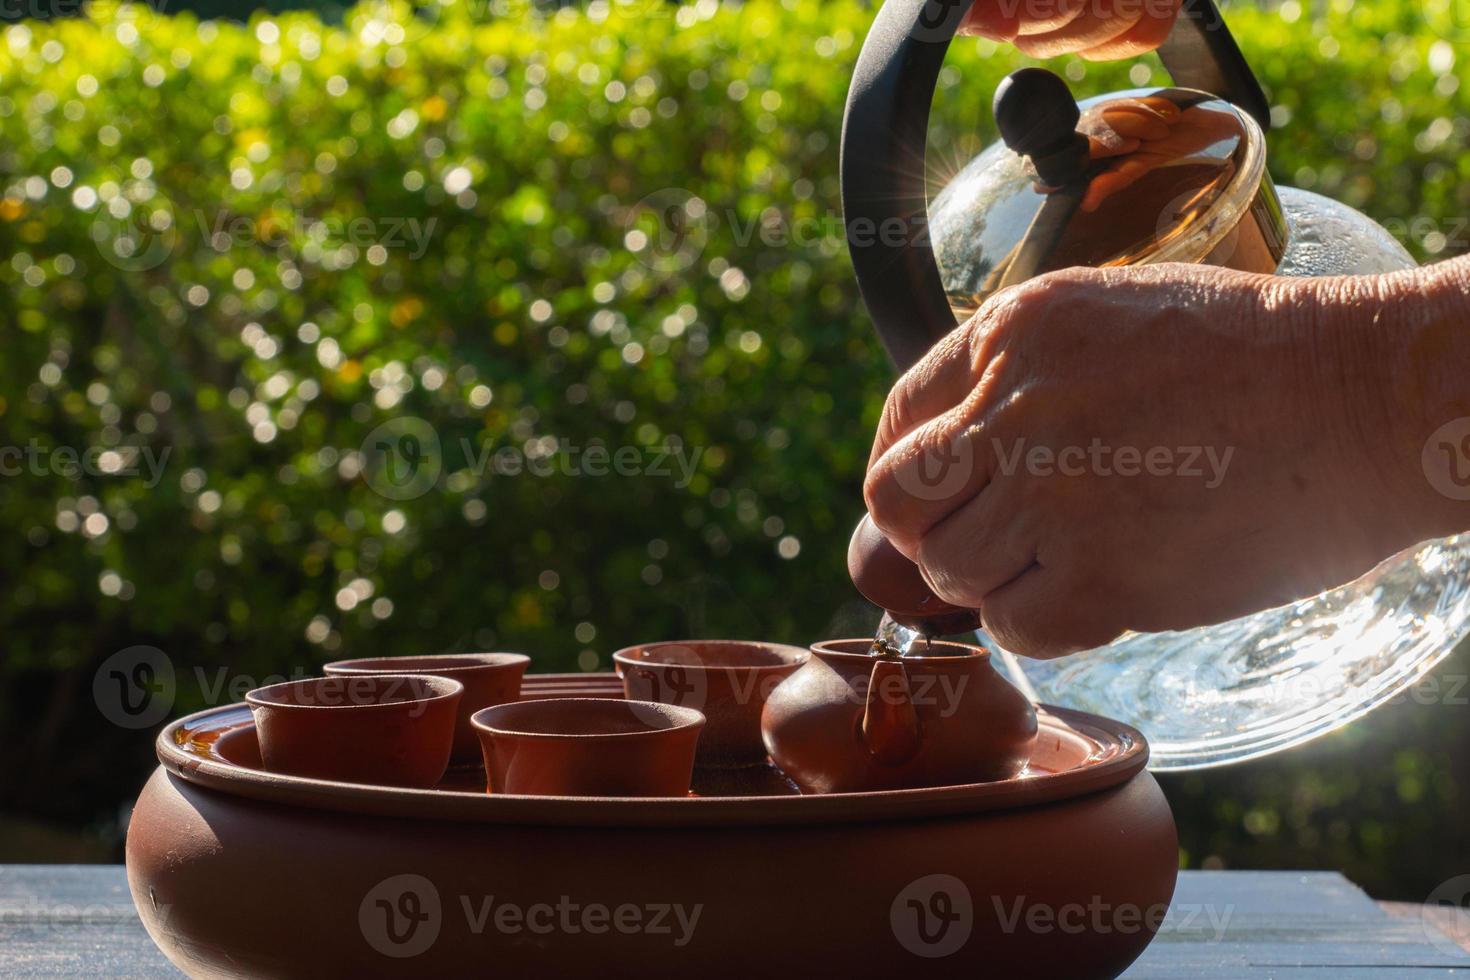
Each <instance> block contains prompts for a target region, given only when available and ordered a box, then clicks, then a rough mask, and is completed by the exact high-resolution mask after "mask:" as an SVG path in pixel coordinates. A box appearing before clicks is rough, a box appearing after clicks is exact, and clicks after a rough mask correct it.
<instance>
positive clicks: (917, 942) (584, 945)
mask: <svg viewBox="0 0 1470 980" xmlns="http://www.w3.org/2000/svg"><path fill="white" fill-rule="evenodd" d="M242 710H243V709H242V708H240V707H238V706H235V707H230V708H221V709H215V710H214V711H212V712H206V713H204V714H201V715H196V716H193V717H191V718H187V719H183V720H182V721H180V722H176V723H174V724H173V725H170V726H169V727H168V728H167V729H165V731H164V732H163V733H162V734H161V736H160V738H159V743H158V749H159V757H160V759H161V761H162V763H163V765H162V767H161V768H160V769H159V770H158V771H157V772H156V773H155V774H154V775H153V777H152V779H151V780H150V781H149V782H148V785H147V786H146V787H145V788H144V790H143V793H142V796H141V797H140V798H139V800H138V803H137V806H136V808H135V809H134V811H133V817H132V822H131V824H130V826H129V831H128V843H127V862H128V881H129V884H130V886H131V888H132V892H133V898H134V901H135V902H136V903H137V906H138V910H139V913H140V915H141V916H142V919H143V922H144V924H145V925H146V926H147V928H148V931H149V933H150V934H151V935H152V936H153V938H154V940H155V942H157V943H158V945H159V946H160V948H162V949H163V951H164V952H165V953H166V954H167V955H168V957H169V958H170V959H171V960H172V961H173V962H174V963H175V964H177V965H178V966H179V967H180V968H181V969H183V970H185V971H186V972H188V973H190V974H192V975H195V976H255V977H273V976H277V977H310V978H314V980H320V978H324V977H336V976H342V977H364V976H400V975H401V976H436V975H445V976H460V975H465V974H467V973H471V972H473V973H485V972H489V973H493V974H494V975H496V976H506V977H521V976H559V977H565V976H597V977H604V976H638V977H646V976H649V975H654V976H698V977H701V978H721V977H732V978H734V977H739V978H741V980H748V978H749V977H750V976H751V975H752V974H753V973H761V974H774V975H778V976H804V975H805V976H836V977H842V978H862V977H892V976H902V975H905V974H912V975H919V974H922V975H924V976H933V977H948V976H954V977H965V978H975V977H1006V978H1011V977H1042V978H1048V980H1057V978H1069V977H1108V976H1114V975H1116V974H1117V973H1119V972H1121V971H1122V970H1123V969H1124V968H1125V967H1126V966H1127V964H1128V963H1130V962H1131V961H1132V960H1133V959H1134V958H1135V957H1136V956H1137V955H1138V954H1139V952H1141V951H1142V950H1143V948H1144V947H1145V946H1146V945H1147V944H1148V942H1149V940H1150V939H1151V938H1152V936H1153V933H1154V931H1155V928H1156V926H1157V923H1158V920H1159V918H1160V917H1161V915H1162V911H1163V909H1164V908H1165V906H1166V905H1167V903H1168V901H1169V899H1170V897H1171V895H1172V893H1173V889H1174V878H1175V869H1176V866H1177V844H1176V839H1175V832H1174V824H1173V821H1172V819H1171V817H1170V815H1169V809H1168V806H1167V805H1166V803H1165V801H1164V797H1163V794H1162V793H1161V792H1160V791H1159V788H1158V786H1157V785H1156V784H1155V782H1154V780H1153V779H1152V777H1151V776H1150V775H1149V774H1148V773H1147V772H1146V771H1145V770H1144V768H1143V767H1144V763H1145V761H1146V759H1147V749H1146V747H1145V746H1144V744H1143V742H1142V739H1141V737H1140V736H1139V735H1138V733H1137V732H1135V731H1134V730H1133V729H1131V728H1128V727H1127V726H1124V725H1120V724H1117V723H1115V722H1111V721H1106V720H1103V719H1100V718H1097V717H1094V716H1090V715H1084V714H1081V713H1076V712H1070V711H1061V710H1052V711H1050V712H1048V713H1044V714H1043V715H1042V723H1041V737H1040V739H1039V741H1038V744H1037V749H1036V754H1035V757H1034V760H1033V761H1034V765H1035V766H1037V767H1038V769H1039V770H1040V771H1038V772H1037V773H1036V774H1035V775H1033V776H1028V777H1027V778H1022V779H1013V780H1006V781H1003V782H996V783H989V784H983V785H970V786H954V787H945V788H941V789H922V790H901V791H889V792H874V793H853V794H830V795H823V796H771V797H765V796H749V797H727V798H687V799H601V798H583V799H577V798H565V797H527V796H497V795H487V794H485V793H484V792H483V791H463V792H447V791H444V790H406V789H390V788H385V787H370V786H355V785H340V784H327V783H322V782H320V781H314V780H310V779H301V778H296V777H287V776H280V775H276V774H273V773H267V772H262V771H259V770H257V769H254V768H251V767H250V765H249V763H250V762H251V761H252V759H251V757H250V750H251V748H252V747H253V744H254V732H253V730H252V729H251V727H250V725H249V716H248V714H242V713H241V712H242ZM564 907H565V908H567V909H569V911H568V912H567V913H566V915H568V916H570V917H571V918H563V913H562V912H561V911H560V909H561V908H564ZM676 907H677V909H676ZM620 910H621V911H620ZM678 910H682V913H683V915H684V919H683V920H680V919H679V917H678ZM696 910H697V914H698V919H697V921H693V925H692V927H690V926H689V922H690V920H691V919H692V916H693V915H694V914H695V912H696ZM1099 910H1100V911H1099ZM618 916H621V918H620V919H619V918H617V917H618ZM1079 916H1080V917H1081V919H1082V920H1083V921H1085V922H1087V923H1088V927H1087V928H1083V929H1078V928H1075V922H1076V921H1078V917H1079ZM1094 916H1101V918H1100V919H1095V918H1093V917H1094ZM1095 921H1097V922H1101V923H1102V926H1101V927H1100V928H1095V927H1093V925H1092V923H1093V922H1095ZM568 922H570V923H572V925H573V926H574V927H575V929H573V928H568V927H567V923H568ZM618 922H621V924H622V925H621V927H619V926H617V925H612V924H610V923H618ZM588 926H590V928H589V927H588Z"/></svg>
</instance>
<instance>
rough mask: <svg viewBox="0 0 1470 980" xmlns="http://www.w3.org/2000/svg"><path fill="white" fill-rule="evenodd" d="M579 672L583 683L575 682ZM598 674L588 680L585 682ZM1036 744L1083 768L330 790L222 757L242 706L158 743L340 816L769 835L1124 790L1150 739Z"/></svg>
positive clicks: (1089, 726) (1073, 725) (181, 726)
mask: <svg viewBox="0 0 1470 980" xmlns="http://www.w3.org/2000/svg"><path fill="white" fill-rule="evenodd" d="M583 676H588V675H583ZM592 676H595V675H592ZM1037 707H1038V721H1039V722H1040V731H1039V733H1038V739H1037V744H1038V745H1039V746H1047V745H1048V744H1052V745H1056V746H1060V745H1061V744H1062V743H1064V742H1067V743H1072V744H1073V745H1074V748H1076V750H1077V751H1085V752H1086V758H1085V760H1084V762H1085V764H1083V765H1080V766H1077V767H1074V768H1071V769H1067V770H1064V771H1061V772H1042V773H1037V774H1035V775H1032V776H1029V777H1027V778H1023V779H1011V780H1003V781H1000V782H995V783H973V784H968V785H960V786H939V787H932V788H926V789H905V790H884V791H876V792H867V793H831V794H826V795H813V796H720V797H715V796H706V797H690V798H677V799H675V798H667V797H662V798H643V797H626V798H611V797H572V796H515V795H510V794H500V795H492V794H488V793H484V792H466V791H453V790H441V789H405V788H398V787H387V786H368V785H362V784H354V783H332V782H327V781H325V780H320V779H310V778H306V777H302V776H288V775H285V774H279V773H270V772H266V771H264V770H259V769H252V768H249V767H247V766H244V765H240V764H238V763H234V762H230V761H228V760H226V759H224V758H223V757H222V756H221V755H220V754H219V753H218V752H217V751H216V748H217V746H218V745H219V744H220V743H222V742H224V741H227V739H226V738H225V736H230V735H233V736H235V737H237V738H243V737H246V736H247V735H248V737H249V738H250V739H252V740H253V739H254V737H255V733H254V719H253V717H252V715H251V713H250V709H249V706H248V705H244V704H233V705H225V706H222V707H218V708H210V709H207V710H205V711H200V712H196V713H195V714H192V715H189V716H187V717H184V718H180V719H178V720H177V721H174V722H171V723H170V724H168V725H167V726H165V728H164V729H163V730H162V731H161V732H159V735H158V739H157V742H156V749H157V752H158V759H159V762H160V763H161V764H162V765H163V767H164V768H165V769H166V770H168V771H169V772H170V773H172V774H173V775H175V776H177V777H178V778H180V779H183V780H185V781H187V782H190V783H194V784H196V785H199V786H203V787H206V788H209V789H212V790H215V791H218V792H220V793H224V794H228V795H232V796H236V797H243V798H246V799H251V800H259V801H264V802H269V803H279V804H285V805H288V806H299V807H305V808H308V809H313V810H325V811H334V812H340V813H343V814H344V815H347V818H348V819H350V815H358V814H361V815H373V816H388V817H399V818H404V819H410V820H455V821H468V822H478V823H490V824H546V825H551V826H584V827H730V828H748V827H776V826H802V825H812V824H834V823H858V822H872V821H890V820H913V819H916V818H938V817H946V816H950V817H953V816H964V815H969V814H976V813H985V812H992V811H1001V810H1012V809H1017V808H1021V807H1029V806H1040V805H1044V804H1049V803H1057V802H1061V801H1064V800H1068V799H1073V798H1076V797H1081V796H1086V795H1089V794H1092V793H1098V792H1102V791H1104V790H1107V789H1110V788H1112V787H1115V786H1118V785H1121V784H1122V783H1125V782H1127V781H1128V780H1129V779H1132V778H1133V777H1134V776H1136V775H1137V774H1138V773H1140V772H1141V771H1143V769H1144V766H1145V765H1147V763H1148V743H1147V742H1146V741H1145V740H1144V738H1143V736H1142V735H1141V734H1140V733H1139V732H1138V730H1137V729H1135V728H1133V727H1132V726H1130V725H1125V724H1123V723H1122V722H1118V721H1113V720H1111V719H1107V718H1101V717H1098V716H1096V715H1090V714H1087V713H1086V712H1082V711H1074V710H1072V709H1069V708H1057V707H1050V706H1046V705H1038V706H1037Z"/></svg>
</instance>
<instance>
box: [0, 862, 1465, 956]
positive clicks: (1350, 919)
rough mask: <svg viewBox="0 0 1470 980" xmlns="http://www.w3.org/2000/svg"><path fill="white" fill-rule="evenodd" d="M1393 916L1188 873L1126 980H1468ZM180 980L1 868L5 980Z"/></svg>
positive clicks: (110, 929) (117, 931)
mask: <svg viewBox="0 0 1470 980" xmlns="http://www.w3.org/2000/svg"><path fill="white" fill-rule="evenodd" d="M1394 911H1395V913H1396V914H1395V915H1392V916H1391V915H1389V914H1387V913H1386V912H1385V911H1384V910H1383V909H1382V908H1381V907H1379V906H1378V905H1377V904H1376V903H1374V902H1373V901H1372V900H1371V899H1370V898H1368V896H1367V895H1365V894H1364V893H1363V892H1362V891H1361V890H1359V889H1358V888H1356V887H1354V886H1353V885H1352V884H1351V883H1349V882H1348V881H1347V880H1346V879H1345V878H1343V877H1342V876H1341V875H1338V874H1333V873H1329V872H1314V873H1307V874H1303V873H1297V872H1274V871H1257V872H1247V871H1228V872H1227V871H1215V872H1209V871H1204V872H1201V871H1186V872H1184V873H1183V874H1181V875H1180V876H1179V888H1178V891H1177V892H1176V894H1175V897H1174V903H1173V905H1172V906H1171V908H1170V911H1169V915H1168V917H1167V918H1166V919H1165V922H1164V927H1163V929H1162V930H1161V931H1160V933H1159V936H1158V938H1157V939H1156V940H1155V941H1154V943H1153V945H1152V946H1150V947H1149V948H1148V950H1147V951H1146V952H1145V953H1144V955H1143V956H1142V957H1141V958H1140V959H1139V961H1138V962H1137V963H1135V964H1134V965H1133V967H1132V968H1131V969H1129V971H1128V972H1127V973H1126V974H1125V977H1127V978H1129V980H1180V978H1183V977H1189V978H1200V980H1307V978H1310V980H1386V978H1395V980H1399V978H1404V977H1409V978H1410V980H1440V978H1448V977H1454V978H1462V980H1470V953H1465V952H1464V951H1462V950H1460V949H1458V948H1457V947H1455V946H1454V944H1453V943H1452V942H1449V941H1447V940H1445V939H1444V938H1443V937H1442V936H1440V934H1438V933H1432V932H1430V931H1427V930H1432V929H1433V926H1432V925H1429V924H1428V923H1430V922H1432V921H1433V917H1432V916H1416V915H1413V914H1412V910H1410V909H1403V908H1396V909H1395V910H1394ZM1436 938H1438V941H1437V942H1436V941H1435V939H1436ZM177 975H178V974H177V973H176V972H175V971H174V970H173V968H172V967H171V966H170V965H169V964H168V961H167V960H165V959H164V957H163V955H162V954H161V953H159V952H158V950H157V949H156V948H155V947H154V945H153V943H152V942H151V941H150V940H149V939H148V936H147V934H146V933H145V932H144V931H143V926H142V924H141V923H140V922H139V921H138V918H137V915H136V913H135V912H134V911H133V903H132V899H131V897H130V896H129V894H128V888H127V881H126V878H125V875H124V871H123V869H122V868H121V867H119V866H116V865H3V866H0V976H4V977H18V978H26V980H31V978H48V980H49V978H53V977H77V976H85V977H160V976H177Z"/></svg>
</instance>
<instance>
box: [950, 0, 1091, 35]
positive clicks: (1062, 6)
mask: <svg viewBox="0 0 1470 980" xmlns="http://www.w3.org/2000/svg"><path fill="white" fill-rule="evenodd" d="M1086 2H1087V0H1045V2H1044V3H1040V4H1038V3H1036V2H1035V0H976V2H975V3H974V4H973V5H971V7H970V9H969V11H968V12H966V14H965V19H964V20H962V21H960V29H959V33H960V34H961V35H979V36H980V37H988V38H990V39H991V40H992V41H1014V40H1015V39H1016V38H1017V36H1019V35H1021V34H1023V33H1036V32H1037V31H1050V30H1056V29H1057V28H1058V27H1063V26H1065V25H1066V24H1067V23H1069V22H1070V21H1071V20H1072V19H1073V18H1074V17H1076V16H1077V15H1078V14H1079V13H1081V12H1082V6H1083V4H1085V3H1086ZM1028 8H1029V9H1028Z"/></svg>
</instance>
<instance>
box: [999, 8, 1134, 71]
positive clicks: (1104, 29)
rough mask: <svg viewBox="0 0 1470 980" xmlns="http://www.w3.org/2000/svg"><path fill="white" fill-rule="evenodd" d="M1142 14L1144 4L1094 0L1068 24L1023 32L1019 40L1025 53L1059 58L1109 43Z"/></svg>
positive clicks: (1022, 51) (1016, 42)
mask: <svg viewBox="0 0 1470 980" xmlns="http://www.w3.org/2000/svg"><path fill="white" fill-rule="evenodd" d="M1142 17H1143V5H1142V4H1136V3H1123V4H1121V5H1120V4H1118V3H1115V2H1114V0H1093V2H1091V3H1088V4H1086V5H1085V6H1084V7H1083V9H1082V12H1081V13H1080V14H1079V15H1078V16H1077V17H1076V18H1075V19H1073V20H1072V21H1071V23H1069V24H1067V25H1066V26H1065V27H1060V28H1058V29H1056V30H1053V31H1048V32H1047V33H1045V34H1037V35H1034V36H1026V35H1024V34H1023V35H1022V36H1020V37H1018V38H1016V41H1015V44H1016V47H1017V48H1019V49H1020V51H1021V53H1022V54H1026V55H1030V56H1031V57H1033V58H1055V57H1057V56H1058V55H1064V54H1072V53H1074V52H1077V51H1086V50H1088V49H1089V48H1095V47H1098V46H1099V45H1102V44H1106V43H1107V42H1108V41H1111V40H1113V39H1114V38H1116V37H1119V36H1120V35H1122V34H1124V33H1126V32H1127V31H1128V30H1129V29H1130V28H1132V27H1133V25H1135V24H1137V23H1138V21H1139V20H1140V19H1142Z"/></svg>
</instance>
